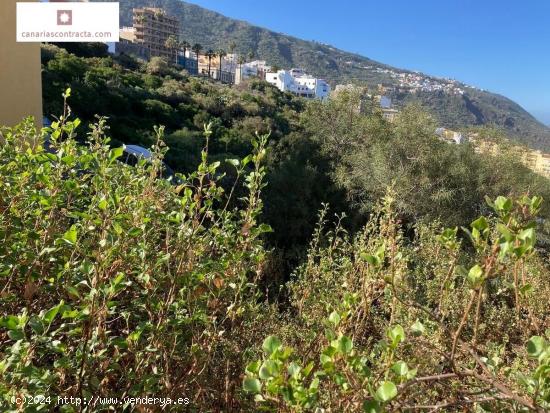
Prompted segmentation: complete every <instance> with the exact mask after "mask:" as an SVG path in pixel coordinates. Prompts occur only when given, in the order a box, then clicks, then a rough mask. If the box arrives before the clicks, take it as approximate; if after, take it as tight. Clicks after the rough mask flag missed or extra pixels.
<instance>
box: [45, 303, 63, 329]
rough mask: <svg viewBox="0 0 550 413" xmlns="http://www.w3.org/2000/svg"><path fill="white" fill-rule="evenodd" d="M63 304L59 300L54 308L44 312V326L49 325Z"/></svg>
mask: <svg viewBox="0 0 550 413" xmlns="http://www.w3.org/2000/svg"><path fill="white" fill-rule="evenodd" d="M64 303H65V302H64V301H63V300H61V302H60V303H59V304H57V305H56V306H55V307H52V308H50V309H49V310H48V311H46V314H44V317H43V320H44V322H45V323H46V324H51V322H52V321H53V320H54V318H55V316H56V315H57V313H59V310H60V309H61V307H62V306H63V304H64Z"/></svg>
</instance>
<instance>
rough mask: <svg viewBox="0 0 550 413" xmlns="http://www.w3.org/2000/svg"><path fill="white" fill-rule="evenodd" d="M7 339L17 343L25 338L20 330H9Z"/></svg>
mask: <svg viewBox="0 0 550 413" xmlns="http://www.w3.org/2000/svg"><path fill="white" fill-rule="evenodd" d="M8 337H9V338H11V339H12V340H15V341H19V340H23V339H24V338H25V335H24V334H23V331H21V330H10V331H8Z"/></svg>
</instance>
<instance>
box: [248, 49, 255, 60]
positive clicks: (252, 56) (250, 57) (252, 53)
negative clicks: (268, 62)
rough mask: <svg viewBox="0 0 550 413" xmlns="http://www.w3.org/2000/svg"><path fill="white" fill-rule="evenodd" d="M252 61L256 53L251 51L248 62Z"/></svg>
mask: <svg viewBox="0 0 550 413" xmlns="http://www.w3.org/2000/svg"><path fill="white" fill-rule="evenodd" d="M252 59H254V52H253V51H252V50H251V51H250V52H248V60H250V61H252Z"/></svg>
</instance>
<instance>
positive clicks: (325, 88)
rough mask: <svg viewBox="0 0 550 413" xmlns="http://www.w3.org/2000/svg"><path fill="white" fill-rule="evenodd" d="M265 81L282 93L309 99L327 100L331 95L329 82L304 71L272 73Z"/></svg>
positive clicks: (293, 70)
mask: <svg viewBox="0 0 550 413" xmlns="http://www.w3.org/2000/svg"><path fill="white" fill-rule="evenodd" d="M265 80H266V81H267V82H268V83H271V84H272V85H274V86H276V87H277V88H278V89H279V90H280V91H282V92H290V93H293V94H295V95H296V96H301V97H304V98H308V99H326V98H328V96H329V95H330V85H329V84H328V83H327V82H325V81H324V80H323V79H317V78H315V77H313V76H311V75H308V74H307V73H306V72H305V71H304V70H303V69H291V70H279V71H278V72H276V73H275V72H270V73H267V75H266V79H265Z"/></svg>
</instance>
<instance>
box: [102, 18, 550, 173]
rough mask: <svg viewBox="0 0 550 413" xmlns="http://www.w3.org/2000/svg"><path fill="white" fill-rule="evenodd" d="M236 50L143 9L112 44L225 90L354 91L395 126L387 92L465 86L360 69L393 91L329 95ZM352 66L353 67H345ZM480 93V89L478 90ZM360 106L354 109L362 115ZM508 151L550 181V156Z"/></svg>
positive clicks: (293, 71) (319, 85)
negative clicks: (193, 39) (190, 35)
mask: <svg viewBox="0 0 550 413" xmlns="http://www.w3.org/2000/svg"><path fill="white" fill-rule="evenodd" d="M236 47H237V45H236V44H234V43H233V44H230V45H229V48H228V50H227V51H226V50H222V49H219V50H211V49H208V50H204V48H203V46H202V45H200V44H199V43H195V44H190V43H188V42H186V41H182V40H180V39H179V21H178V19H177V18H175V17H172V16H170V15H168V14H167V13H166V12H165V11H164V10H163V9H160V8H152V7H143V8H135V9H133V25H132V26H131V27H122V28H121V29H120V42H119V43H117V44H115V46H114V50H112V51H113V52H114V53H115V54H127V55H133V56H135V57H138V58H141V59H144V60H147V61H149V60H151V59H153V58H165V59H167V60H168V61H171V62H174V63H175V64H177V65H179V66H182V67H183V68H185V70H186V71H187V72H188V73H189V74H190V75H194V76H204V77H208V78H211V79H213V80H217V81H220V82H222V83H226V84H235V85H238V84H240V83H242V82H243V81H246V80H247V79H253V78H257V79H261V80H265V81H266V82H268V83H270V84H272V85H274V86H275V87H277V88H278V89H279V90H280V91H282V92H289V93H292V94H294V95H295V96H299V97H303V98H306V99H321V100H324V99H327V98H328V97H329V96H330V95H331V94H338V93H341V92H343V91H346V90H347V91H355V92H357V93H359V94H360V95H361V100H362V101H363V102H366V101H369V100H370V101H373V102H375V104H376V105H377V107H378V110H379V111H380V113H381V115H382V116H383V117H384V118H385V119H386V120H388V121H390V122H392V121H394V120H395V118H396V116H397V115H398V113H399V110H398V109H397V108H395V107H394V106H393V105H392V101H391V99H390V98H389V97H388V96H386V92H390V91H397V92H406V93H417V92H419V91H423V92H437V91H440V92H443V93H447V94H451V95H463V94H464V93H465V88H473V89H477V88H474V87H472V86H467V85H464V84H462V83H460V82H458V81H456V80H454V79H442V78H435V77H431V76H426V75H423V74H421V73H419V72H398V71H395V70H392V69H385V68H380V67H375V66H363V67H362V69H365V70H371V71H373V72H376V73H379V74H385V75H387V76H389V77H391V78H392V79H395V80H396V81H397V86H392V87H388V86H383V85H381V84H379V85H377V87H378V89H377V93H375V94H372V93H369V92H368V91H367V89H366V88H362V87H359V86H357V85H352V84H348V85H336V87H335V89H334V90H332V89H331V86H330V84H329V83H328V82H327V81H325V80H324V79H319V78H317V77H315V76H313V75H311V74H309V73H307V72H306V71H305V70H304V69H301V68H288V69H279V68H276V67H274V66H271V65H269V64H268V63H267V62H266V61H265V60H255V59H254V55H253V54H252V53H250V54H248V55H246V56H243V55H239V54H237V53H235V49H236ZM347 63H348V64H350V65H353V64H354V62H347ZM478 90H481V89H478ZM363 109H364V105H363V104H361V107H360V108H358V111H362V110H363ZM435 134H436V136H438V137H439V139H441V140H442V141H445V142H448V143H452V144H464V143H467V142H469V143H471V144H473V145H474V146H475V148H476V151H477V152H481V153H492V154H496V153H498V152H500V151H502V148H500V146H499V145H498V144H496V143H493V142H487V141H484V140H480V139H479V136H478V135H477V134H476V133H462V132H457V131H453V130H450V129H446V128H438V129H437V130H436V131H435ZM508 150H510V151H511V152H510V153H512V154H513V155H514V157H515V158H516V159H518V160H520V161H521V162H522V163H523V164H524V165H525V166H527V167H528V168H530V169H531V170H533V171H534V172H536V173H538V174H541V175H544V176H546V177H550V154H547V153H543V152H541V151H538V150H531V149H528V148H525V147H523V146H514V145H512V146H511V147H510V148H508Z"/></svg>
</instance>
